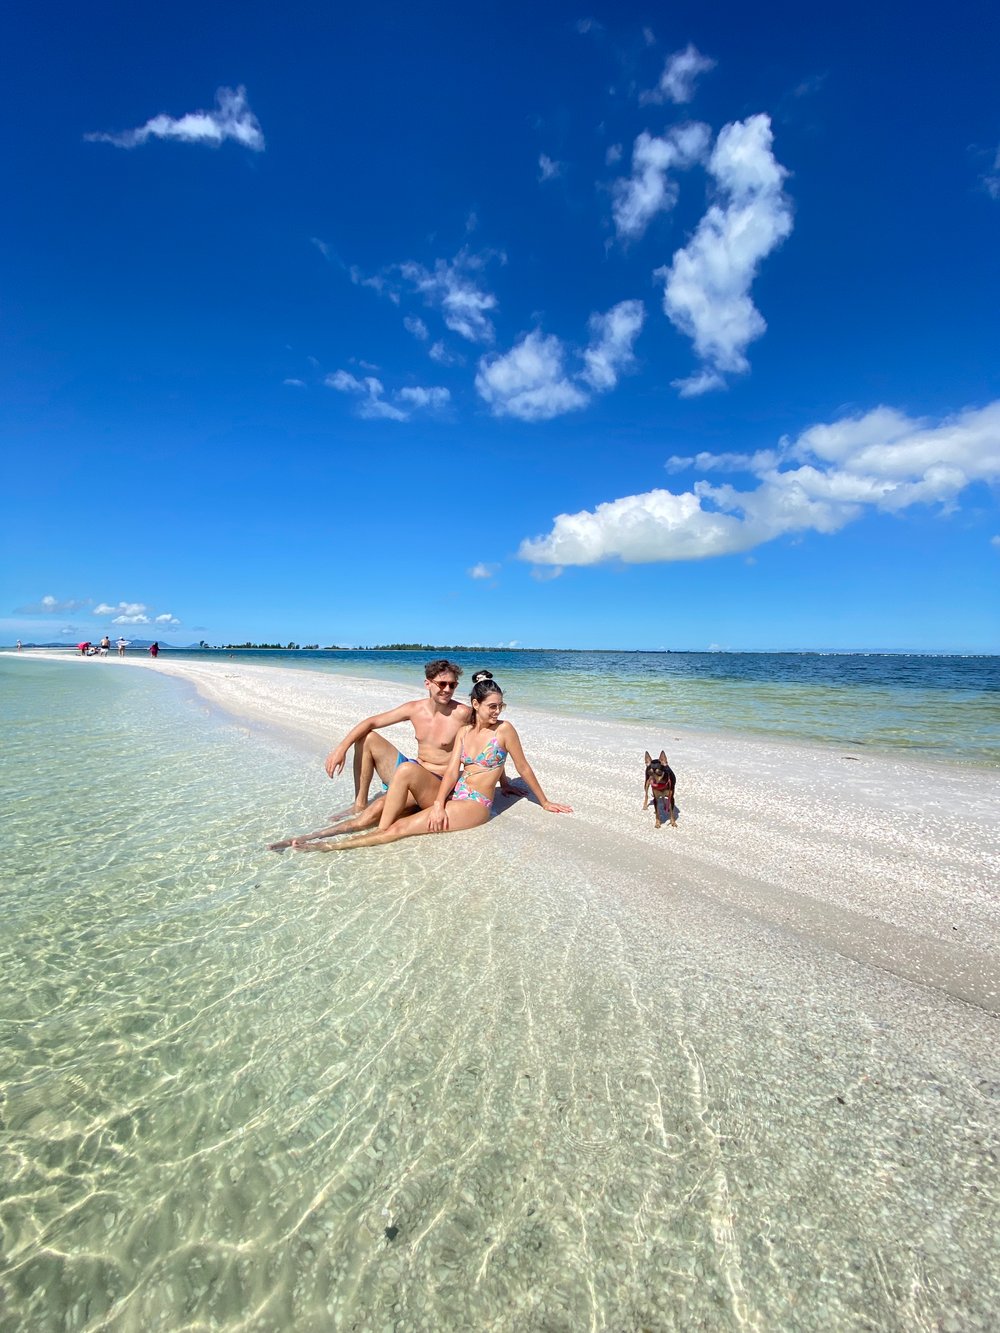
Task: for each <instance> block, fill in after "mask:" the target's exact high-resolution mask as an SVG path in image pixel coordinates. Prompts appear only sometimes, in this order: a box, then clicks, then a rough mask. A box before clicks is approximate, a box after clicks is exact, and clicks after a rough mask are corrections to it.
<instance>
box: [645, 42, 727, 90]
mask: <svg viewBox="0 0 1000 1333" xmlns="http://www.w3.org/2000/svg"><path fill="white" fill-rule="evenodd" d="M715 63H716V62H715V61H714V60H713V59H712V58H711V56H703V55H702V54H701V52H700V51H699V50H698V48H697V47H696V46H693V45H692V44H691V43H690V42H689V43H688V44H687V46H686V47H685V48H684V50H683V51H675V52H674V53H673V55H669V56H667V60H666V64H665V65H664V66H663V73H662V74H661V75H660V82H659V83H658V84H657V86H656V87H655V88H653V89H651V90H650V91H649V92H646V93H642V94H641V95H640V97H639V101H640V102H642V103H649V102H657V103H659V102H674V103H675V104H677V105H681V104H682V103H684V102H690V101H691V99H692V98H693V97H694V85H695V80H696V79H697V78H698V76H699V74H707V73H708V71H709V70H710V69H714V68H715Z"/></svg>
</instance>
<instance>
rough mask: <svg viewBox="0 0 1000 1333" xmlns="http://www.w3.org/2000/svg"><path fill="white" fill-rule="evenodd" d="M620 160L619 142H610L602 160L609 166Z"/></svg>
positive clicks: (620, 147)
mask: <svg viewBox="0 0 1000 1333" xmlns="http://www.w3.org/2000/svg"><path fill="white" fill-rule="evenodd" d="M621 160H622V146H621V144H620V143H613V144H610V145H609V147H608V150H607V152H606V153H605V154H604V161H605V162H606V163H607V165H608V166H609V167H613V166H614V165H615V163H616V162H620V161H621Z"/></svg>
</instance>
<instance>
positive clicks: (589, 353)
mask: <svg viewBox="0 0 1000 1333" xmlns="http://www.w3.org/2000/svg"><path fill="white" fill-rule="evenodd" d="M645 318H646V309H645V306H644V305H643V304H642V302H641V301H619V303H618V304H617V305H616V306H612V308H611V309H610V310H609V311H608V312H607V314H604V315H591V317H590V346H589V347H587V349H586V350H585V352H584V353H583V359H584V362H585V363H586V366H585V369H584V370H583V372H582V376H581V378H583V379H584V380H586V382H587V383H588V384H589V385H590V387H591V388H592V389H597V390H598V391H599V392H604V391H606V390H607V389H613V388H614V387H615V385H616V384H617V383H618V377H619V375H620V374H621V372H622V371H623V370H626V369H627V368H628V367H629V366H631V365H632V364H633V362H634V361H635V356H634V355H633V352H632V344H633V343H634V342H635V340H636V338H637V337H638V336H639V332H640V330H641V329H642V324H643V320H644V319H645Z"/></svg>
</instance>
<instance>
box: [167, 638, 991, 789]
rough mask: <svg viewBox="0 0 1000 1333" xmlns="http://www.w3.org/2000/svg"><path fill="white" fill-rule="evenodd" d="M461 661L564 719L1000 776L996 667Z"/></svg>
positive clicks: (801, 656) (805, 659)
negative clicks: (853, 751) (986, 770)
mask: <svg viewBox="0 0 1000 1333" xmlns="http://www.w3.org/2000/svg"><path fill="white" fill-rule="evenodd" d="M180 655H181V656H189V655H190V654H180ZM197 655H198V656H201V655H204V656H207V657H221V658H225V657H226V654H225V653H216V652H209V653H205V654H197ZM238 656H239V659H240V660H241V661H260V662H270V663H274V664H280V665H281V666H288V667H294V668H296V669H299V670H313V671H333V672H340V673H345V674H349V675H364V676H372V677H378V678H381V679H388V680H399V681H406V682H408V683H410V684H412V685H413V687H414V690H415V691H419V689H420V686H421V683H422V681H423V667H424V663H425V662H426V660H427V654H425V653H414V652H398V653H385V652H369V651H357V652H354V651H352V652H346V651H345V652H337V653H325V652H322V651H320V652H264V653H252V652H246V653H240V654H238ZM454 657H455V660H456V661H457V662H458V663H459V665H461V666H463V667H464V668H465V671H466V675H467V676H470V675H471V674H472V672H473V671H474V670H476V669H477V668H478V667H482V666H486V667H488V668H489V669H491V670H492V671H493V673H494V675H495V676H496V678H497V679H498V680H499V681H500V682H501V683H502V684H503V685H504V688H505V689H506V690H507V691H508V693H509V694H510V696H511V699H512V700H514V701H516V702H517V703H521V704H524V705H528V706H537V707H540V708H545V709H547V710H549V711H553V712H557V713H568V714H584V715H590V716H598V717H603V718H618V719H623V720H628V721H635V722H648V723H657V724H659V723H661V722H662V721H663V719H664V718H669V719H670V721H671V723H672V724H673V725H675V726H689V727H697V728H701V729H704V730H710V731H737V732H753V733H756V734H758V735H769V736H782V737H785V738H786V739H789V740H805V741H820V742H824V743H831V744H837V745H852V746H862V745H864V746H868V747H870V748H871V749H872V750H875V751H881V752H886V753H900V752H908V753H911V754H915V755H921V756H928V757H933V758H938V759H944V760H951V761H954V760H959V761H965V762H970V763H983V764H989V765H995V764H1000V657H949V656H916V655H907V654H901V653H898V654H891V653H873V654H860V653H608V652H601V653H584V652H579V653H565V652H542V651H524V652H511V651H504V650H501V649H481V650H477V651H476V652H472V653H456V654H454Z"/></svg>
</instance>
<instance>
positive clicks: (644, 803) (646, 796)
mask: <svg viewBox="0 0 1000 1333" xmlns="http://www.w3.org/2000/svg"><path fill="white" fill-rule="evenodd" d="M648 806H649V778H647V779H646V790H645V791H644V792H643V801H642V808H643V810H645V809H647V808H648Z"/></svg>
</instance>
